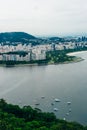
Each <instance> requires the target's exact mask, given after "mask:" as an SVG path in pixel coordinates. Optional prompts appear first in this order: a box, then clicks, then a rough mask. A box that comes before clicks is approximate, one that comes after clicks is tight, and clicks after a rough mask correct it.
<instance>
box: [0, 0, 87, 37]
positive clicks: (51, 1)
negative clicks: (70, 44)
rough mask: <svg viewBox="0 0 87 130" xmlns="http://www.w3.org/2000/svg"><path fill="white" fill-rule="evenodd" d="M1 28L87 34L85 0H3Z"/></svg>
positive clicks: (40, 33)
mask: <svg viewBox="0 0 87 130" xmlns="http://www.w3.org/2000/svg"><path fill="white" fill-rule="evenodd" d="M0 3H1V4H0V32H13V31H22V32H27V33H29V34H32V35H35V36H37V35H38V36H49V35H51V36H52V35H54V36H66V35H85V34H87V33H86V31H87V26H86V22H87V14H86V12H87V7H86V4H87V1H86V0H61V1H60V0H7V1H5V0H3V1H1V0H0Z"/></svg>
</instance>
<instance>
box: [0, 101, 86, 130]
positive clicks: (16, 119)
mask: <svg viewBox="0 0 87 130" xmlns="http://www.w3.org/2000/svg"><path fill="white" fill-rule="evenodd" d="M0 130H87V127H85V126H82V125H80V124H79V123H76V122H67V121H64V120H59V119H57V118H56V116H55V115H54V114H53V113H48V112H47V113H46V112H41V110H39V109H38V108H35V109H33V108H31V107H30V106H24V107H23V108H20V107H19V106H18V105H12V104H7V103H6V102H5V100H3V99H0Z"/></svg>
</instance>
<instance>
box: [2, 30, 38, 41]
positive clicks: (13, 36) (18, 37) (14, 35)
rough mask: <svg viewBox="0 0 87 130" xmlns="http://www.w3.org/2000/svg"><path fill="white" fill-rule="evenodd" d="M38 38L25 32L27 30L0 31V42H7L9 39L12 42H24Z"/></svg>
mask: <svg viewBox="0 0 87 130" xmlns="http://www.w3.org/2000/svg"><path fill="white" fill-rule="evenodd" d="M31 39H32V40H33V39H36V37H34V36H32V35H30V34H28V33H25V32H5V33H0V42H6V41H9V42H10V43H12V42H22V43H27V42H29V40H31Z"/></svg>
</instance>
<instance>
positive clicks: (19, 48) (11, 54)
mask: <svg viewBox="0 0 87 130" xmlns="http://www.w3.org/2000/svg"><path fill="white" fill-rule="evenodd" d="M30 41H31V42H30ZM35 43H37V44H35ZM85 47H87V38H86V37H82V38H75V39H72V38H71V39H70V38H68V39H67V38H66V39H63V38H57V37H54V38H50V39H49V38H47V39H43V40H42V39H34V40H29V43H28V42H27V43H23V42H11V43H10V41H5V42H1V43H0V61H31V60H33V61H34V60H45V59H46V52H49V51H55V50H69V49H83V48H85ZM21 53H22V54H21Z"/></svg>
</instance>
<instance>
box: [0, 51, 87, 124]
mask: <svg viewBox="0 0 87 130" xmlns="http://www.w3.org/2000/svg"><path fill="white" fill-rule="evenodd" d="M77 55H78V56H81V57H82V58H84V59H85V60H84V61H82V62H78V63H72V64H71V63H70V64H62V65H49V66H27V67H12V68H5V67H0V98H4V99H6V100H7V102H8V103H13V104H19V105H20V106H23V105H31V106H32V107H38V108H40V109H42V110H43V111H49V112H54V110H53V109H54V108H58V111H57V112H54V113H55V114H56V115H57V117H58V118H61V119H63V118H66V120H69V121H78V122H80V123H82V124H85V125H87V52H84V53H81V54H77ZM42 96H44V97H45V98H41V97H42ZM55 98H58V99H60V100H61V102H55V101H54V99H55ZM67 102H71V105H67ZM36 103H40V105H38V106H35V104H36ZM51 103H54V105H52V104H51ZM69 109H70V110H71V112H69ZM66 113H68V114H69V115H68V114H66Z"/></svg>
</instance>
